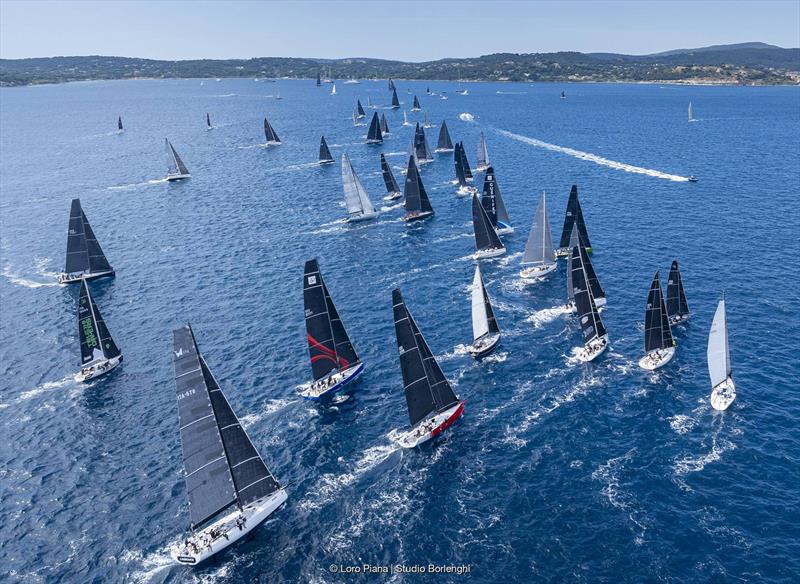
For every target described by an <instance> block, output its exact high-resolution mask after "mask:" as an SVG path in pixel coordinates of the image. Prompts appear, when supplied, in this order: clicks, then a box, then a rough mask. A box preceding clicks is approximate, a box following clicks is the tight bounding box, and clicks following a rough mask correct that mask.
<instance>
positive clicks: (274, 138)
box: [264, 118, 281, 144]
mask: <svg viewBox="0 0 800 584" xmlns="http://www.w3.org/2000/svg"><path fill="white" fill-rule="evenodd" d="M264 135H265V136H266V137H267V144H280V143H281V139H280V138H278V134H277V133H276V132H275V129H274V128H273V127H272V124H270V123H269V121H268V120H267V118H264Z"/></svg>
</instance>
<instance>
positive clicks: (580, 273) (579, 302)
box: [571, 245, 607, 345]
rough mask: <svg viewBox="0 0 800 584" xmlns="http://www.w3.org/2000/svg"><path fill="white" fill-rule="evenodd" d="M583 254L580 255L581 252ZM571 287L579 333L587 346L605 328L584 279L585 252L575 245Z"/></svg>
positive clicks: (605, 332)
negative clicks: (579, 328)
mask: <svg viewBox="0 0 800 584" xmlns="http://www.w3.org/2000/svg"><path fill="white" fill-rule="evenodd" d="M582 251H583V252H584V253H581V252H582ZM571 253H572V286H573V289H574V292H573V293H574V296H575V308H576V310H577V312H578V322H579V323H580V327H581V332H582V333H583V340H584V344H585V345H589V343H590V342H591V341H594V340H595V339H599V338H601V337H603V336H605V335H606V334H607V331H606V327H605V325H604V324H603V320H602V319H601V318H600V312H599V311H598V310H597V305H596V304H595V302H594V297H593V296H592V291H591V288H590V287H589V282H588V279H587V277H586V270H585V268H584V263H583V259H584V258H585V257H586V256H585V250H583V248H581V246H579V245H576V246H575V247H573V248H572V252H571Z"/></svg>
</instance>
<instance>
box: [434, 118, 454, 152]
mask: <svg viewBox="0 0 800 584" xmlns="http://www.w3.org/2000/svg"><path fill="white" fill-rule="evenodd" d="M436 149H437V150H441V151H442V152H446V151H448V150H452V149H453V141H452V140H450V132H449V131H448V130H447V122H446V121H444V120H442V125H441V126H440V127H439V142H438V143H437V144H436Z"/></svg>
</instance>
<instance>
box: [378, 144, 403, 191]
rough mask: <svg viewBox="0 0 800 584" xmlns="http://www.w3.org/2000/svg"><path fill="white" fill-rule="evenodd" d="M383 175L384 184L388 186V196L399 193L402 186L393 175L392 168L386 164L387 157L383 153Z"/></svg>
mask: <svg viewBox="0 0 800 584" xmlns="http://www.w3.org/2000/svg"><path fill="white" fill-rule="evenodd" d="M381 173H382V174H383V183H384V184H385V185H386V192H387V194H390V195H391V194H392V193H399V192H400V185H398V184H397V181H396V180H395V178H394V174H393V173H392V167H390V166H389V163H388V162H386V157H385V156H384V155H383V153H381Z"/></svg>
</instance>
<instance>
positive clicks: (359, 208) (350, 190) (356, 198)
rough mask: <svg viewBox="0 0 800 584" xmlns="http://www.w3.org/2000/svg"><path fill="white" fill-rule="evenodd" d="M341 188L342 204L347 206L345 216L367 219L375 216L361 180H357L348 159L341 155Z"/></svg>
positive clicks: (345, 155) (373, 208)
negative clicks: (342, 194) (342, 191)
mask: <svg viewBox="0 0 800 584" xmlns="http://www.w3.org/2000/svg"><path fill="white" fill-rule="evenodd" d="M342 186H343V187H344V202H345V205H346V206H347V214H348V215H350V216H351V217H354V218H356V217H359V218H367V217H374V216H375V207H373V205H372V201H370V200H369V196H368V195H367V191H366V189H365V188H364V185H363V184H361V179H359V178H358V175H357V174H356V172H355V170H353V165H352V164H350V157H348V156H347V154H343V155H342Z"/></svg>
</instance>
